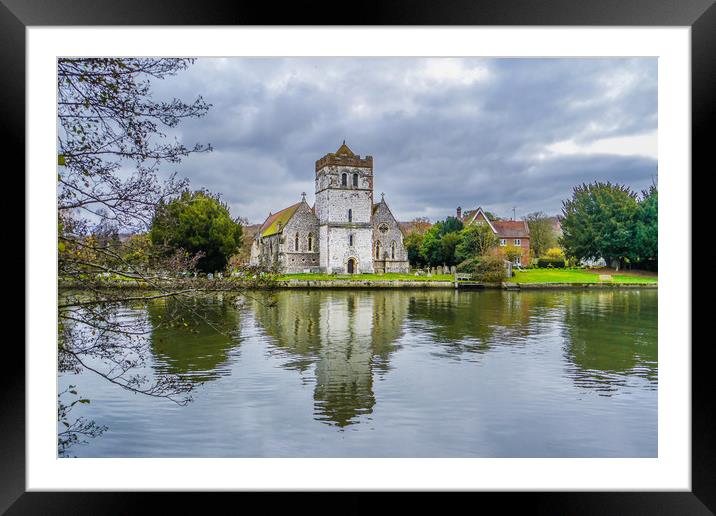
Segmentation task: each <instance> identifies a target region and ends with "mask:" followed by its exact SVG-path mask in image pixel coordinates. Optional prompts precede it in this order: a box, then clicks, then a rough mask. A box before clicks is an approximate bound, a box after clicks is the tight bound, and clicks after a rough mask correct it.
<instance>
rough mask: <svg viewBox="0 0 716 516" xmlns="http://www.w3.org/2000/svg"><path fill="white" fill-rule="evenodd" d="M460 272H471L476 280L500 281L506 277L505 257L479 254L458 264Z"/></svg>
mask: <svg viewBox="0 0 716 516" xmlns="http://www.w3.org/2000/svg"><path fill="white" fill-rule="evenodd" d="M456 269H457V271H458V272H468V273H471V274H472V275H473V276H472V277H473V279H474V280H475V281H484V282H486V283H499V282H501V281H503V280H504V279H505V277H506V274H507V273H506V271H505V262H504V259H503V258H501V257H499V256H492V255H488V256H477V257H475V258H470V259H468V260H465V261H464V262H461V263H460V264H458V266H457V268H456Z"/></svg>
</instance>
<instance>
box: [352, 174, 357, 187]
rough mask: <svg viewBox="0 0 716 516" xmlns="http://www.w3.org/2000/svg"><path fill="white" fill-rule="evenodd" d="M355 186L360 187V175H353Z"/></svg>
mask: <svg viewBox="0 0 716 516" xmlns="http://www.w3.org/2000/svg"><path fill="white" fill-rule="evenodd" d="M353 186H358V174H353Z"/></svg>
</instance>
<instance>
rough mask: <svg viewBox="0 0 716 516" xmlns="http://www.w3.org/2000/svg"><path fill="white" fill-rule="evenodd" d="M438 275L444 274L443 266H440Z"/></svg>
mask: <svg viewBox="0 0 716 516" xmlns="http://www.w3.org/2000/svg"><path fill="white" fill-rule="evenodd" d="M437 273H438V274H442V273H443V266H442V265H438V272H437Z"/></svg>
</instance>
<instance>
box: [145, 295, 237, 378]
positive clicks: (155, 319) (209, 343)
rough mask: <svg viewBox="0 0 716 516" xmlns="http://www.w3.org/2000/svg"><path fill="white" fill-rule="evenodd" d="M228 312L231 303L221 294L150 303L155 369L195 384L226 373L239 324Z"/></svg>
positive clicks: (148, 310)
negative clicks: (176, 375)
mask: <svg viewBox="0 0 716 516" xmlns="http://www.w3.org/2000/svg"><path fill="white" fill-rule="evenodd" d="M230 310H233V308H232V307H231V303H229V302H227V301H226V300H225V299H224V296H223V295H222V294H217V295H213V296H209V295H208V296H197V297H193V298H191V299H182V300H176V299H172V298H164V299H159V300H156V301H154V302H151V303H149V304H148V306H147V313H148V316H149V320H150V321H151V324H152V328H153V329H152V333H151V350H152V353H153V355H154V358H155V365H154V368H155V370H156V371H157V372H158V373H160V374H164V373H171V374H178V375H181V376H182V377H184V378H186V379H188V380H190V381H192V382H197V383H200V382H206V381H209V380H214V379H216V378H219V377H221V376H223V375H225V374H227V373H228V368H227V367H226V365H227V361H228V358H229V354H230V352H231V350H232V349H233V348H234V347H236V345H237V340H235V338H236V336H237V335H238V321H239V318H238V317H232V314H231V313H230Z"/></svg>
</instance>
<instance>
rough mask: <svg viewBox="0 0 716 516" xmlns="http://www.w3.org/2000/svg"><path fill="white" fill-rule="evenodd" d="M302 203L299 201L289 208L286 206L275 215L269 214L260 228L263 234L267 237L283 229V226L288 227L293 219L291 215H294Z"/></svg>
mask: <svg viewBox="0 0 716 516" xmlns="http://www.w3.org/2000/svg"><path fill="white" fill-rule="evenodd" d="M300 205H301V203H300V202H297V203H296V204H294V205H292V206H289V207H288V208H284V209H282V210H281V211H278V212H276V213H274V214H273V215H269V216H268V217H267V218H266V220H265V221H264V223H263V224H262V225H261V229H260V230H259V231H260V232H261V236H262V237H267V236H271V235H275V234H277V233H280V232H281V231H283V228H285V227H286V224H287V223H288V221H289V220H291V217H293V214H294V213H296V210H297V209H298V207H299V206H300Z"/></svg>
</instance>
